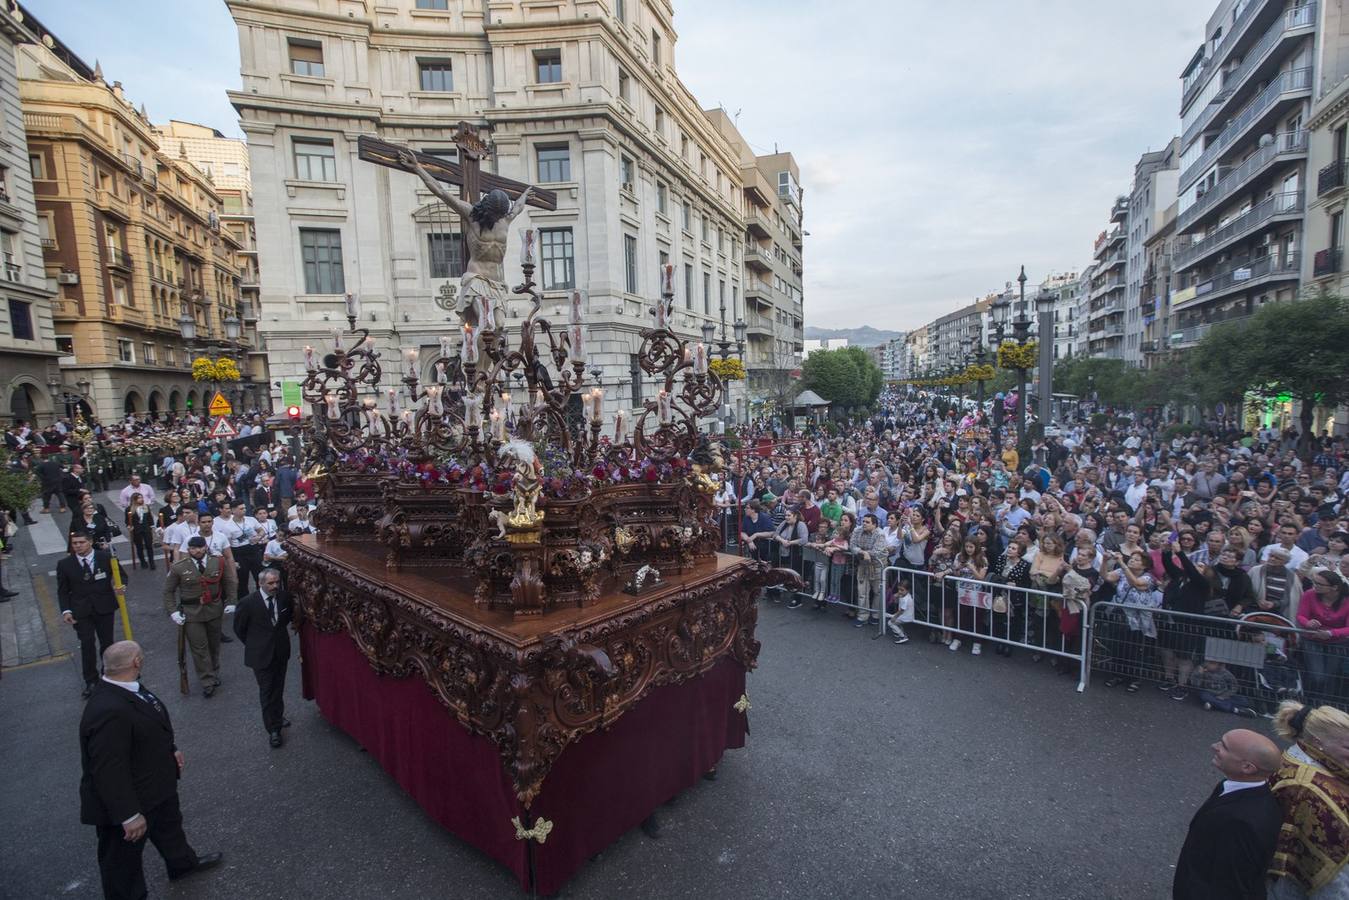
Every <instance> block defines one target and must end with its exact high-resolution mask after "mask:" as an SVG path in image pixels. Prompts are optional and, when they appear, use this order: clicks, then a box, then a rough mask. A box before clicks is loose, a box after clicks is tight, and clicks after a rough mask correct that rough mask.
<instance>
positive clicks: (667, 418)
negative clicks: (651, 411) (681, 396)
mask: <svg viewBox="0 0 1349 900" xmlns="http://www.w3.org/2000/svg"><path fill="white" fill-rule="evenodd" d="M656 406H657V409H658V410H659V412H660V424H662V425H669V424H670V422H671V421H672V420H673V419H674V414H673V410H672V409H671V408H670V394H669V392H668V391H661V392H660V393H659V394H657V395H656Z"/></svg>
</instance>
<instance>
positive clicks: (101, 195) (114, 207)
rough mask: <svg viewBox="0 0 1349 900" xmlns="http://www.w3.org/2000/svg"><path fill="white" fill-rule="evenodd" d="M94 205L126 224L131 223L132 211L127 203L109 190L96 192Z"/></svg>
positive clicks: (100, 189)
mask: <svg viewBox="0 0 1349 900" xmlns="http://www.w3.org/2000/svg"><path fill="white" fill-rule="evenodd" d="M94 205H95V206H97V207H98V208H99V209H101V210H103V211H104V212H107V213H111V214H112V215H114V216H116V217H117V218H119V219H121V220H122V221H124V222H130V221H131V210H130V208H129V207H128V206H127V202H126V201H125V200H123V199H122V198H121V197H119V196H117V195H116V194H115V193H113V192H112V191H110V190H108V189H107V188H99V189H98V190H96V191H94Z"/></svg>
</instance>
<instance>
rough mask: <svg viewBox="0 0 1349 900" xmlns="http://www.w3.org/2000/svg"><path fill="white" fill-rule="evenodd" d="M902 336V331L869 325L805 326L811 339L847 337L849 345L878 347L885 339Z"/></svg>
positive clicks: (807, 335)
mask: <svg viewBox="0 0 1349 900" xmlns="http://www.w3.org/2000/svg"><path fill="white" fill-rule="evenodd" d="M903 336H904V332H902V331H882V330H881V329H879V328H872V327H871V326H870V325H863V326H862V327H861V328H820V327H819V326H816V325H807V326H806V337H807V338H809V339H811V340H813V341H827V340H830V339H837V338H847V339H848V346H849V347H879V346H880V345H881V344H884V343H885V342H886V341H892V340H894V339H895V338H897V337H903Z"/></svg>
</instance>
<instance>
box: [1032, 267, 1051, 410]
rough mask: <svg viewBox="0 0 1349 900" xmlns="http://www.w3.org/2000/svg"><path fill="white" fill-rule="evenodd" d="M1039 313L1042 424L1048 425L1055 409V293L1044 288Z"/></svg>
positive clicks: (1037, 299)
mask: <svg viewBox="0 0 1349 900" xmlns="http://www.w3.org/2000/svg"><path fill="white" fill-rule="evenodd" d="M1035 311H1036V312H1037V313H1038V314H1039V326H1038V327H1039V332H1040V334H1039V340H1040V346H1039V350H1040V360H1039V362H1040V424H1041V425H1042V426H1043V425H1048V424H1049V422H1050V419H1051V416H1052V414H1053V409H1054V406H1053V404H1054V295H1053V294H1051V293H1050V292H1049V291H1047V290H1044V289H1043V288H1042V289H1041V290H1040V292H1039V293H1038V294H1037V295H1036V297H1035Z"/></svg>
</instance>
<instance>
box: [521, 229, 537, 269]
mask: <svg viewBox="0 0 1349 900" xmlns="http://www.w3.org/2000/svg"><path fill="white" fill-rule="evenodd" d="M535 234H536V232H535V231H534V229H533V228H526V229H525V230H524V231H522V232H520V265H522V266H532V265H534V236H535Z"/></svg>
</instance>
